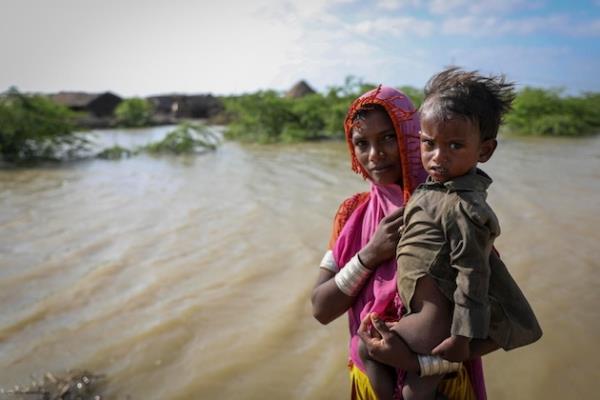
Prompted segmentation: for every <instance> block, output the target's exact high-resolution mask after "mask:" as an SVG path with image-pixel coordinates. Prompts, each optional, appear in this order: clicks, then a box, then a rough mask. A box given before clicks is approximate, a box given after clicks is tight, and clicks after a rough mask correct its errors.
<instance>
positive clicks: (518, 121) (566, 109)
mask: <svg viewBox="0 0 600 400" xmlns="http://www.w3.org/2000/svg"><path fill="white" fill-rule="evenodd" d="M505 122H506V126H507V128H508V131H509V132H511V133H515V134H520V135H537V136H583V135H587V134H590V133H595V132H598V131H599V130H600V93H586V94H584V95H582V96H578V97H576V96H562V92H561V91H560V90H557V89H540V88H530V87H526V88H524V89H523V90H521V91H520V92H519V93H518V95H517V98H516V99H515V101H514V103H513V110H512V111H511V112H510V113H509V114H508V115H507V116H506V119H505Z"/></svg>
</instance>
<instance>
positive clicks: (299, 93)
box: [285, 80, 316, 99]
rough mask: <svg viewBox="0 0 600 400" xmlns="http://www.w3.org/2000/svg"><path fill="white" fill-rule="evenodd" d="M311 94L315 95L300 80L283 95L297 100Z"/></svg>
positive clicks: (311, 89) (312, 90) (306, 84)
mask: <svg viewBox="0 0 600 400" xmlns="http://www.w3.org/2000/svg"><path fill="white" fill-rule="evenodd" d="M313 93H316V92H315V90H314V89H313V88H311V87H310V86H309V85H308V83H306V81H304V80H301V81H299V82H298V83H296V84H295V85H294V86H292V88H291V89H290V90H288V91H287V93H286V94H285V95H286V97H290V98H293V99H297V98H298V97H303V96H306V95H309V94H313Z"/></svg>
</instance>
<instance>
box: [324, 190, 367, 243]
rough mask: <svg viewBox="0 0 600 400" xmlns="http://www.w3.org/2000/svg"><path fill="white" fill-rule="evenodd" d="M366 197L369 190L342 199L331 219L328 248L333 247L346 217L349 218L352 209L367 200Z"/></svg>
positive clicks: (346, 219)
mask: <svg viewBox="0 0 600 400" xmlns="http://www.w3.org/2000/svg"><path fill="white" fill-rule="evenodd" d="M368 198H369V192H360V193H356V194H354V195H352V196H350V197H348V198H347V199H345V200H344V201H342V203H341V204H340V206H339V207H338V210H337V212H336V213H335V217H334V219H333V230H332V232H331V239H330V240H329V248H330V249H332V248H333V246H334V244H335V242H336V241H337V238H338V236H339V235H340V232H341V231H342V228H344V225H346V222H347V221H348V218H350V216H351V215H352V213H353V212H354V210H356V208H357V207H358V206H360V205H361V204H363V203H364V202H365V201H367V199H368Z"/></svg>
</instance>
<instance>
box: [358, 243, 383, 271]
mask: <svg viewBox="0 0 600 400" xmlns="http://www.w3.org/2000/svg"><path fill="white" fill-rule="evenodd" d="M356 256H357V257H358V260H359V261H360V263H361V264H362V265H363V267H365V268H367V269H370V270H374V269H375V267H376V266H377V265H378V264H379V263H378V262H377V260H376V259H375V257H374V254H373V252H371V251H370V250H369V248H368V245H367V246H365V247H363V248H362V249H361V250H359V252H358V253H356Z"/></svg>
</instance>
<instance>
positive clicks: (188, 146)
mask: <svg viewBox="0 0 600 400" xmlns="http://www.w3.org/2000/svg"><path fill="white" fill-rule="evenodd" d="M218 144H219V138H218V137H217V135H215V134H214V133H213V132H212V131H211V130H210V129H209V128H208V127H206V126H204V125H200V124H193V123H191V122H182V123H181V124H179V125H178V126H177V127H176V128H175V129H174V130H172V131H171V132H169V133H168V134H167V136H166V137H165V138H164V139H163V140H161V141H159V142H156V143H151V144H149V145H147V146H145V147H144V148H143V150H146V151H148V152H150V153H155V154H156V153H172V154H182V153H198V152H204V151H207V150H215V149H216V148H217V146H218Z"/></svg>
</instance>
